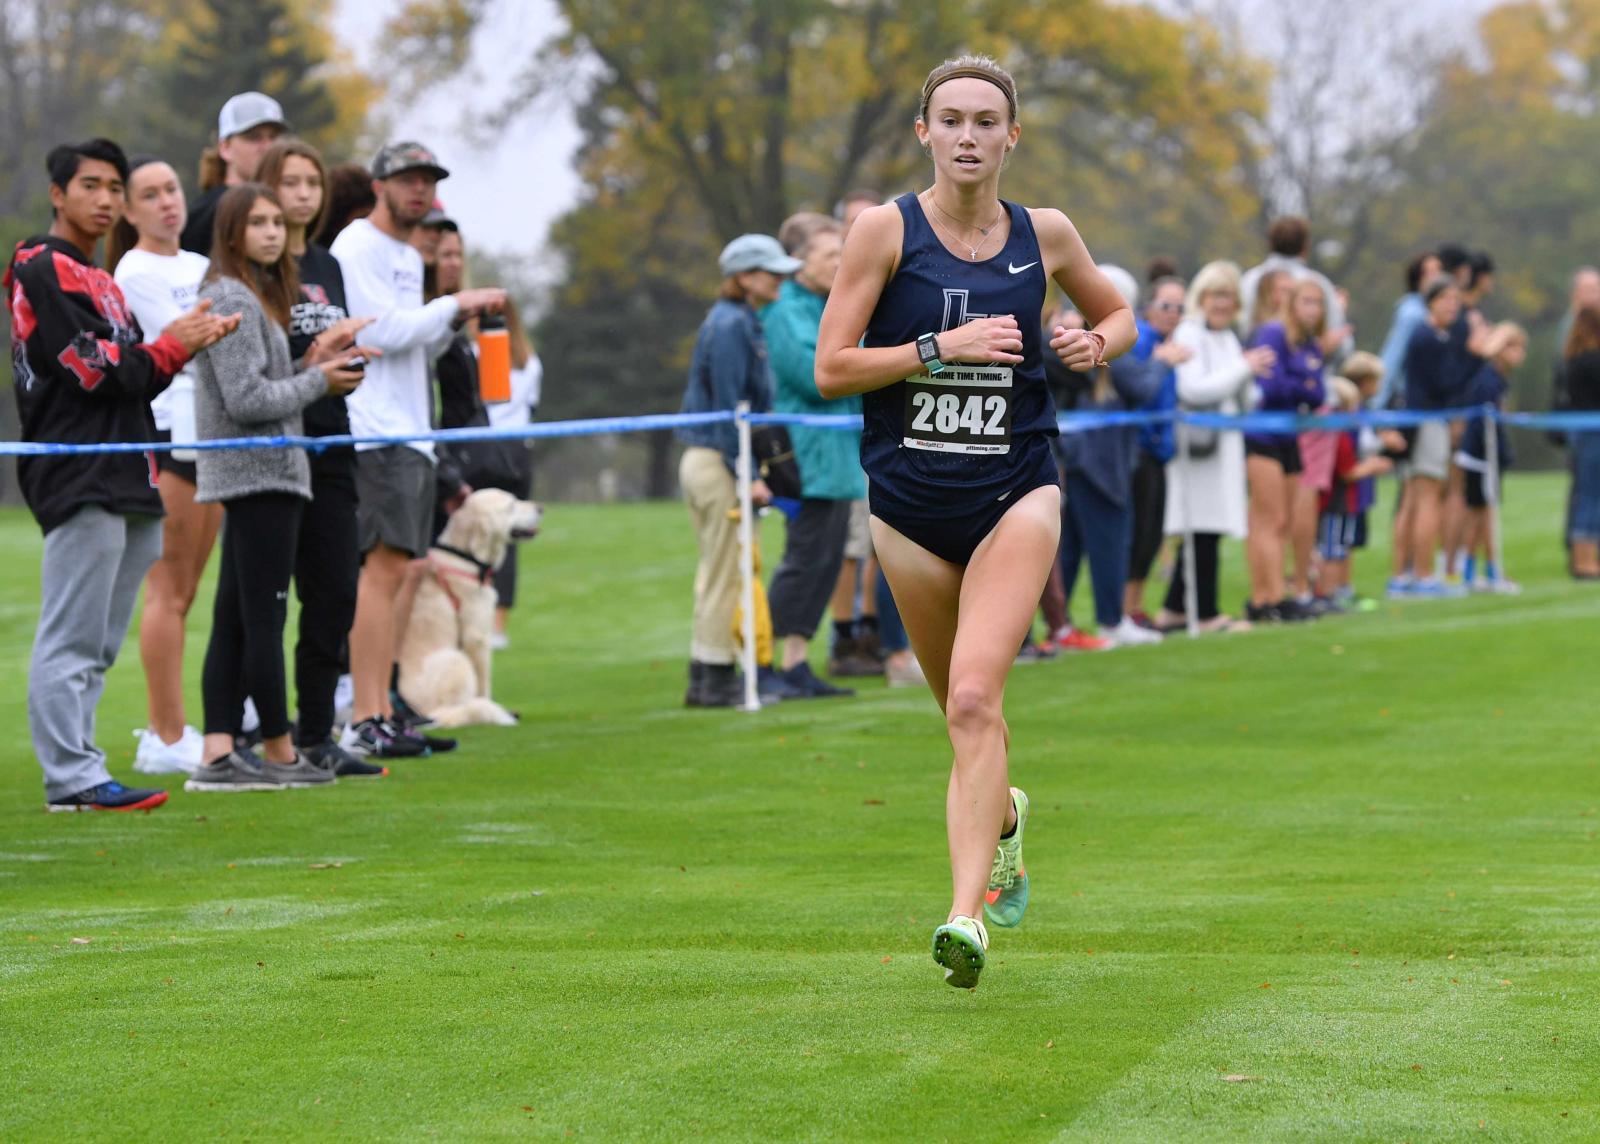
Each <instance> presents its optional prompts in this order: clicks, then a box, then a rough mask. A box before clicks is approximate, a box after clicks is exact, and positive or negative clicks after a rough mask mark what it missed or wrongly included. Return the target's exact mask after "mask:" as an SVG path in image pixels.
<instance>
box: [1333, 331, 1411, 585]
mask: <svg viewBox="0 0 1600 1144" xmlns="http://www.w3.org/2000/svg"><path fill="white" fill-rule="evenodd" d="M1383 374H1384V368H1383V362H1382V361H1381V360H1380V359H1379V358H1378V357H1376V356H1375V355H1373V354H1369V353H1364V352H1358V353H1353V354H1351V355H1350V357H1349V358H1348V359H1346V361H1345V376H1343V377H1336V378H1334V379H1333V380H1332V383H1331V384H1330V386H1329V388H1330V390H1331V391H1332V393H1331V396H1332V398H1333V402H1332V409H1331V412H1334V413H1359V412H1360V411H1361V410H1362V409H1363V408H1364V407H1365V406H1366V405H1367V404H1368V403H1369V402H1370V401H1371V400H1372V399H1373V398H1374V397H1375V396H1376V395H1377V393H1378V390H1379V388H1380V386H1381V385H1382V382H1383ZM1404 449H1405V438H1404V437H1402V436H1401V435H1400V434H1399V433H1397V432H1395V431H1394V430H1392V429H1385V430H1376V431H1375V430H1373V429H1370V428H1366V427H1363V428H1360V429H1350V430H1345V431H1343V432H1340V433H1339V434H1338V440H1337V442H1336V444H1335V451H1334V460H1333V482H1332V485H1331V486H1330V487H1329V488H1328V489H1327V490H1326V491H1325V492H1324V493H1323V494H1322V503H1321V509H1322V512H1321V516H1320V518H1319V520H1318V527H1317V543H1318V551H1319V552H1320V554H1321V557H1322V568H1321V572H1320V574H1319V576H1318V580H1317V587H1318V590H1319V592H1321V593H1322V594H1325V595H1327V596H1330V597H1332V598H1333V600H1334V601H1335V602H1336V603H1338V604H1339V605H1341V606H1343V607H1350V606H1351V605H1352V604H1354V603H1355V599H1356V594H1355V583H1354V576H1353V572H1352V568H1351V561H1352V559H1353V557H1354V554H1355V550H1356V549H1358V548H1365V547H1366V546H1367V512H1368V510H1369V509H1371V507H1372V505H1373V503H1374V502H1375V501H1376V500H1377V478H1378V477H1379V476H1380V475H1382V474H1384V473H1388V472H1391V471H1393V469H1394V457H1395V456H1396V455H1398V454H1400V453H1402V452H1403V451H1404Z"/></svg>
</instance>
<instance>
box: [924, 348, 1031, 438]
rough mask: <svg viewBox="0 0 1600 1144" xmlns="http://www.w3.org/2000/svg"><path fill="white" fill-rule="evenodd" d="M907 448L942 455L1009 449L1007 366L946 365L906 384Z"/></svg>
mask: <svg viewBox="0 0 1600 1144" xmlns="http://www.w3.org/2000/svg"><path fill="white" fill-rule="evenodd" d="M905 387H906V408H905V439H904V444H905V447H906V448H908V449H928V450H932V451H934V452H940V453H982V454H1005V453H1009V452H1010V451H1011V393H1012V388H1011V367H1010V366H1006V365H952V366H946V367H945V369H944V371H943V372H942V373H940V374H939V376H938V377H908V378H906V381H905Z"/></svg>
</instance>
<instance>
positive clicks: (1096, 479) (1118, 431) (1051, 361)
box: [1045, 354, 1173, 507]
mask: <svg viewBox="0 0 1600 1144" xmlns="http://www.w3.org/2000/svg"><path fill="white" fill-rule="evenodd" d="M1108 368H1109V369H1110V371H1111V387H1112V389H1113V391H1114V392H1113V393H1112V394H1111V395H1110V396H1109V397H1108V398H1107V399H1106V400H1105V401H1100V402H1097V401H1095V399H1094V381H1093V378H1094V375H1093V374H1085V373H1072V372H1071V371H1069V370H1067V369H1066V368H1065V367H1064V366H1062V365H1061V364H1060V362H1059V359H1057V358H1056V357H1055V355H1054V354H1051V355H1050V356H1049V357H1047V358H1046V359H1045V372H1046V374H1047V375H1049V376H1050V377H1051V379H1052V380H1053V381H1056V382H1057V385H1058V392H1061V393H1062V397H1061V408H1062V409H1063V410H1067V409H1071V410H1075V411H1078V412H1097V413H1098V412H1110V411H1115V410H1124V409H1139V408H1143V407H1145V406H1146V405H1147V403H1148V402H1150V401H1153V400H1155V399H1156V398H1157V397H1158V396H1159V394H1160V391H1161V387H1162V385H1163V384H1164V382H1163V376H1162V375H1163V374H1164V373H1165V374H1171V373H1172V372H1173V371H1172V370H1171V369H1169V368H1168V367H1167V366H1164V365H1162V364H1161V363H1160V362H1158V361H1148V360H1147V361H1139V360H1137V359H1135V358H1134V357H1133V355H1132V354H1123V355H1122V356H1121V357H1119V358H1117V359H1116V360H1115V361H1113V362H1112V363H1111V365H1110V366H1109V367H1108ZM1145 428H1148V426H1143V425H1140V426H1133V425H1108V426H1106V427H1104V428H1101V429H1088V430H1084V431H1081V432H1074V431H1071V430H1067V431H1064V432H1063V433H1062V434H1061V436H1060V437H1059V438H1058V439H1057V445H1056V455H1057V456H1058V457H1059V458H1060V460H1061V467H1062V469H1063V470H1064V471H1065V472H1068V473H1076V474H1078V475H1080V476H1082V477H1083V478H1084V479H1085V480H1087V481H1088V482H1089V483H1090V484H1091V485H1093V486H1094V487H1095V488H1096V489H1097V490H1098V491H1099V492H1101V493H1104V494H1105V496H1106V498H1107V499H1108V500H1110V501H1111V503H1112V504H1115V505H1117V506H1119V507H1126V506H1127V505H1128V503H1129V496H1130V494H1131V492H1132V485H1133V469H1134V466H1135V465H1136V464H1137V463H1138V460H1139V439H1138V438H1139V433H1140V432H1141V431H1142V430H1144V429H1145Z"/></svg>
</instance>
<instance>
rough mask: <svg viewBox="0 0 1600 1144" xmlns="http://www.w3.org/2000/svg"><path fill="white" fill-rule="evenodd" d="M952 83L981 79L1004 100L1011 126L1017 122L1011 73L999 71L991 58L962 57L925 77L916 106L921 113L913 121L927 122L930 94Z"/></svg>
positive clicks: (1014, 88) (979, 56)
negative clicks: (920, 97)
mask: <svg viewBox="0 0 1600 1144" xmlns="http://www.w3.org/2000/svg"><path fill="white" fill-rule="evenodd" d="M953 79H981V80H984V81H986V82H988V83H992V84H994V85H995V86H996V87H998V88H999V89H1000V90H1001V91H1002V92H1003V93H1004V94H1005V97H1006V107H1007V109H1008V110H1009V111H1010V112H1011V122H1013V123H1015V122H1017V81H1016V80H1014V79H1012V78H1011V73H1010V72H1008V71H1006V69H1005V68H1003V67H1001V66H1000V64H999V62H998V61H997V60H995V58H994V57H993V56H983V55H972V54H968V55H964V56H957V57H956V58H955V59H953V60H945V61H944V63H942V64H940V65H939V66H938V67H936V68H934V69H933V70H932V71H931V72H929V73H928V78H927V79H926V80H924V81H923V83H922V102H921V103H920V104H919V105H918V106H919V107H920V108H921V110H920V111H918V112H917V118H918V119H920V120H921V121H922V122H924V123H926V122H927V121H928V105H929V104H930V103H932V102H933V92H934V89H935V88H937V87H938V86H939V85H940V84H942V83H948V82H949V81H950V80H953Z"/></svg>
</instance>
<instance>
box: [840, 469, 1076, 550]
mask: <svg viewBox="0 0 1600 1144" xmlns="http://www.w3.org/2000/svg"><path fill="white" fill-rule="evenodd" d="M1038 452H1039V459H1038V461H1037V462H1035V463H1034V464H1032V465H1030V466H1029V467H1028V468H1025V469H1023V470H1022V471H1021V472H1020V473H1018V474H1017V476H1016V477H1015V478H1014V480H1013V483H1012V485H1011V487H1010V489H1008V490H1007V491H1006V492H1004V493H1002V494H1000V495H999V496H998V497H991V496H985V497H984V498H983V499H982V500H976V501H968V502H966V503H951V504H947V505H942V506H940V511H939V512H938V513H937V514H931V513H928V512H926V511H925V510H918V509H913V508H911V507H910V506H907V505H903V504H900V503H898V502H896V501H893V500H890V499H889V498H888V497H887V496H886V495H885V493H884V490H883V489H882V488H881V487H880V486H879V485H877V484H872V485H869V487H868V489H867V502H868V506H869V507H870V508H871V510H872V515H873V516H875V517H877V518H878V519H879V520H881V521H883V523H885V524H887V525H888V526H889V527H890V528H892V529H894V530H895V531H896V532H898V533H899V534H900V535H901V536H904V537H905V538H906V539H907V540H910V541H912V542H913V543H915V544H918V545H921V546H922V547H923V548H926V549H927V550H928V551H929V552H931V553H933V554H934V555H935V556H937V557H939V559H941V560H948V561H949V562H950V563H951V564H959V565H961V566H962V567H965V566H966V565H967V563H968V562H969V561H971V559H972V554H973V553H974V552H976V551H977V550H978V545H980V544H982V543H983V542H984V539H985V538H986V537H988V535H989V534H990V533H991V532H993V531H994V527H995V525H997V524H999V523H1000V518H1001V517H1003V516H1005V514H1006V513H1007V512H1008V511H1010V509H1011V506H1012V505H1014V504H1016V503H1017V502H1018V501H1020V500H1021V499H1022V498H1023V497H1025V496H1027V495H1028V494H1029V493H1031V492H1032V491H1033V490H1034V489H1041V488H1044V487H1045V486H1047V485H1049V486H1052V487H1054V488H1057V489H1059V488H1060V487H1061V471H1060V470H1059V469H1057V468H1056V458H1055V454H1054V453H1053V452H1052V451H1051V450H1049V449H1047V448H1041V449H1039V451H1038Z"/></svg>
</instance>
